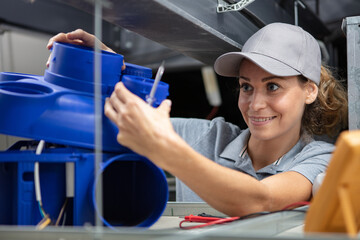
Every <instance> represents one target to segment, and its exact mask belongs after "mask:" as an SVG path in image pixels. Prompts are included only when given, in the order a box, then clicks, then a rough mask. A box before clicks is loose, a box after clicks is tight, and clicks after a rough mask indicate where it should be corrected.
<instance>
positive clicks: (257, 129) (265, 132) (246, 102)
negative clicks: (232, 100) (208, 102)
mask: <svg viewBox="0 0 360 240" xmlns="http://www.w3.org/2000/svg"><path fill="white" fill-rule="evenodd" d="M239 84H240V93H239V102H238V105H239V109H240V111H241V113H242V115H243V118H244V120H245V122H246V123H247V125H248V127H249V129H250V132H251V137H254V138H256V139H258V140H265V141H267V140H273V139H282V140H285V141H287V140H290V139H294V138H299V136H300V127H301V118H302V115H303V112H304V109H305V100H306V96H307V93H306V90H305V88H304V86H303V85H304V83H300V81H299V80H298V78H297V76H291V77H278V76H274V75H272V74H270V73H268V72H266V71H264V70H263V69H261V68H260V67H258V66H257V65H255V64H254V63H252V62H250V61H248V60H243V61H242V63H241V66H240V78H239Z"/></svg>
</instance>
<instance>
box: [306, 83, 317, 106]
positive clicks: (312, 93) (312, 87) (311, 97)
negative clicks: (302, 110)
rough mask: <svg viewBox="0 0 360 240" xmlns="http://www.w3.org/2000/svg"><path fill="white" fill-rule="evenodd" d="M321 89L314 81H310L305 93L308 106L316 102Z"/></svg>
mask: <svg viewBox="0 0 360 240" xmlns="http://www.w3.org/2000/svg"><path fill="white" fill-rule="evenodd" d="M318 91H319V88H318V86H317V85H316V83H314V82H313V81H310V80H309V81H308V82H307V83H306V85H305V93H306V99H305V103H306V104H311V103H313V102H314V101H315V100H316V97H317V95H318Z"/></svg>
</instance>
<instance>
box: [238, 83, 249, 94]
mask: <svg viewBox="0 0 360 240" xmlns="http://www.w3.org/2000/svg"><path fill="white" fill-rule="evenodd" d="M240 89H241V90H242V91H243V92H248V91H251V90H252V87H251V86H250V85H249V84H247V83H243V84H240Z"/></svg>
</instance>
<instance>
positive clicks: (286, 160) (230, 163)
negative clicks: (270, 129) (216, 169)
mask: <svg viewBox="0 0 360 240" xmlns="http://www.w3.org/2000/svg"><path fill="white" fill-rule="evenodd" d="M172 123H173V126H174V129H175V131H176V132H177V133H178V134H179V135H180V136H181V137H182V138H183V139H184V140H185V141H186V142H187V143H188V144H189V145H190V146H191V147H192V148H193V149H194V150H195V151H197V152H199V153H200V154H202V155H203V156H205V157H207V158H209V159H211V160H213V161H215V162H216V163H218V164H220V165H223V166H226V167H229V168H231V169H235V170H238V171H241V172H243V173H246V174H248V175H250V176H252V177H254V178H256V179H258V180H262V179H264V178H266V177H268V176H272V175H274V174H277V173H281V172H286V171H295V172H298V173H300V174H302V175H303V176H305V177H306V178H307V179H309V181H310V182H311V183H313V182H314V180H315V178H316V176H317V175H318V174H320V173H322V172H324V171H325V170H326V167H327V164H328V162H329V160H330V158H331V153H332V151H333V150H334V145H333V144H330V143H326V142H323V141H315V140H313V139H304V138H300V140H299V141H298V142H297V144H296V145H295V146H294V147H293V148H292V149H291V150H290V151H289V152H287V153H286V154H285V155H284V156H282V157H281V158H280V159H278V160H277V161H275V162H274V163H272V164H270V165H268V166H265V167H264V168H262V169H259V170H258V171H255V170H254V168H253V165H252V161H251V159H250V157H249V156H248V154H247V152H246V148H247V142H248V139H249V137H250V131H249V129H246V130H241V129H240V128H239V127H238V126H236V125H233V124H231V123H228V122H225V121H224V119H223V118H220V117H219V118H215V119H214V120H212V121H208V120H202V119H183V118H172ZM199 174H201V173H199ZM242 184H243V183H242ZM176 200H177V201H183V202H200V201H201V202H202V201H203V200H202V199H201V198H200V197H199V196H198V195H196V194H195V193H194V192H193V191H192V190H191V189H190V188H188V187H187V186H186V185H185V184H184V183H182V182H181V181H180V180H179V179H177V180H176Z"/></svg>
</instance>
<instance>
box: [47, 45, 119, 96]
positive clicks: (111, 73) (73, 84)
mask: <svg viewBox="0 0 360 240" xmlns="http://www.w3.org/2000/svg"><path fill="white" fill-rule="evenodd" d="M94 57H95V52H94V51H93V49H92V48H89V47H84V46H79V45H73V44H68V43H59V42H54V45H53V48H52V53H51V58H50V65H49V69H47V70H45V75H44V78H45V80H46V81H48V82H51V83H53V84H56V85H59V86H63V87H66V88H69V89H73V90H77V91H82V92H89V93H93V92H94V70H93V69H94ZM123 60H124V58H123V56H122V55H120V54H115V53H111V52H108V51H101V63H102V68H101V81H102V86H101V88H102V93H103V94H105V95H110V94H111V92H112V90H113V88H114V86H115V84H116V83H117V82H119V81H120V76H121V67H122V65H123Z"/></svg>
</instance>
